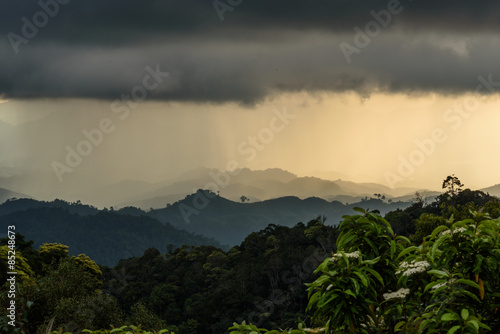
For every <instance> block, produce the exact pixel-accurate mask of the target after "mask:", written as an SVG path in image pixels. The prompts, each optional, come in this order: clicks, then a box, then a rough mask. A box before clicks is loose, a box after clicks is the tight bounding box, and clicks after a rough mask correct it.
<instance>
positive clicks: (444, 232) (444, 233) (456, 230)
mask: <svg viewBox="0 0 500 334" xmlns="http://www.w3.org/2000/svg"><path fill="white" fill-rule="evenodd" d="M465 231H467V228H465V227H458V228H456V229H454V230H453V231H452V230H444V231H442V232H441V233H439V236H442V235H446V234H450V233H451V234H458V233H462V232H465Z"/></svg>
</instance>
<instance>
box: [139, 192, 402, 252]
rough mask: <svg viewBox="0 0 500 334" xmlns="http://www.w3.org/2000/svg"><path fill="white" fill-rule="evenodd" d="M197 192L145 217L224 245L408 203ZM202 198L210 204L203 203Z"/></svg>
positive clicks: (398, 206)
mask: <svg viewBox="0 0 500 334" xmlns="http://www.w3.org/2000/svg"><path fill="white" fill-rule="evenodd" d="M207 195H208V196H213V195H214V194H212V195H210V194H208V193H206V192H204V191H201V190H199V191H198V192H197V193H196V194H192V195H189V196H187V197H186V198H184V199H183V200H181V201H178V202H176V203H174V204H172V205H171V206H168V207H166V208H163V209H158V210H152V211H149V212H148V213H147V215H148V216H150V217H153V218H156V219H158V220H160V221H162V222H169V223H170V224H172V225H174V226H176V227H178V228H181V229H185V230H186V231H191V232H196V233H200V234H203V235H205V236H208V237H212V238H215V239H217V240H218V241H219V242H221V243H223V244H227V245H236V244H239V243H240V242H241V241H243V240H244V238H245V237H246V236H247V235H248V234H249V233H251V232H254V231H258V230H261V229H263V228H265V227H266V226H267V225H268V224H275V225H283V226H288V227H291V226H294V225H295V224H296V223H298V222H307V221H309V220H311V219H314V218H316V217H318V216H325V217H326V218H327V221H326V224H328V225H336V224H338V223H339V221H340V220H341V218H342V216H343V215H346V214H351V213H352V208H353V207H356V206H360V205H362V206H363V207H366V208H369V209H370V210H379V211H380V212H381V214H385V213H386V212H389V211H391V210H395V209H397V208H406V207H407V206H409V205H410V204H411V203H410V202H393V203H386V202H384V201H382V200H379V199H368V200H365V201H362V202H358V203H353V204H350V205H345V204H342V203H341V202H338V201H332V202H329V201H326V200H324V199H321V198H318V197H309V198H306V199H300V198H298V197H295V196H287V197H281V198H277V199H272V200H266V201H262V202H254V203H248V202H247V203H241V202H234V201H230V200H228V199H225V198H223V197H221V196H215V197H214V198H208V196H207ZM203 198H206V199H207V198H208V199H209V200H208V201H206V202H204V201H203Z"/></svg>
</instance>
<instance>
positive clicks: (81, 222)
mask: <svg viewBox="0 0 500 334" xmlns="http://www.w3.org/2000/svg"><path fill="white" fill-rule="evenodd" d="M8 225H14V226H16V232H19V233H21V234H23V235H25V236H26V238H27V239H28V240H34V241H35V245H34V246H35V248H38V246H40V245H41V244H42V243H50V242H57V243H62V244H64V245H68V246H69V247H70V253H71V255H78V254H80V253H84V254H87V255H88V256H90V257H91V258H92V259H94V260H95V261H96V262H97V263H99V264H102V265H106V266H114V265H116V263H117V262H118V261H119V260H120V259H125V258H130V257H134V256H139V255H141V254H142V253H143V252H144V251H145V250H146V249H148V248H151V247H155V248H157V249H159V250H161V251H162V252H166V250H167V246H168V245H169V244H172V245H174V248H176V247H180V246H182V245H195V246H197V245H213V246H216V247H221V245H220V244H219V243H218V242H216V241H215V240H213V239H209V238H206V237H203V236H200V235H195V234H193V233H189V232H186V231H181V230H179V229H177V228H175V227H173V226H171V225H170V224H163V223H161V222H159V221H158V220H156V219H153V218H150V217H145V216H140V217H137V216H130V215H120V214H117V213H115V212H109V211H108V212H105V211H101V212H98V213H97V214H92V215H85V216H82V215H78V214H75V213H70V212H69V211H68V210H66V209H63V208H61V207H50V206H49V207H48V206H45V207H43V206H40V207H36V208H30V209H26V210H22V211H17V212H13V213H10V214H7V215H3V216H2V217H1V221H0V228H2V230H3V231H7V226H8Z"/></svg>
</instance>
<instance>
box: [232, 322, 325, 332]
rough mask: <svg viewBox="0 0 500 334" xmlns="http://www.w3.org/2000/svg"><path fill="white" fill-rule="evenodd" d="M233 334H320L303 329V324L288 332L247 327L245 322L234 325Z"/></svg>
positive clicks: (250, 325) (252, 326)
mask: <svg viewBox="0 0 500 334" xmlns="http://www.w3.org/2000/svg"><path fill="white" fill-rule="evenodd" d="M229 330H230V331H231V332H229V334H260V333H266V334H307V333H320V332H319V331H316V330H308V329H302V324H299V326H298V329H288V330H271V331H268V330H267V329H264V328H257V326H254V325H252V324H249V325H247V324H246V323H245V322H244V321H243V322H242V323H241V324H237V323H233V326H232V327H231V328H229Z"/></svg>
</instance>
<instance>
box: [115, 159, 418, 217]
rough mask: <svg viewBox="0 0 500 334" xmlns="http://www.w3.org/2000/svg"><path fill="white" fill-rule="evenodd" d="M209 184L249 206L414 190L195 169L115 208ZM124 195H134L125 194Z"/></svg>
mask: <svg viewBox="0 0 500 334" xmlns="http://www.w3.org/2000/svg"><path fill="white" fill-rule="evenodd" d="M210 184H212V185H214V184H216V185H217V187H218V188H219V191H220V193H219V195H220V196H222V197H224V198H227V199H230V200H232V201H239V198H240V197H241V196H246V197H247V198H249V199H250V201H251V202H257V201H263V200H268V199H273V198H280V197H285V196H297V197H299V198H302V199H305V198H308V197H313V196H315V197H320V198H323V199H326V200H340V201H342V202H344V203H352V202H355V201H359V200H361V199H362V198H365V197H370V196H372V195H373V194H375V193H377V194H381V195H384V196H386V197H387V198H388V199H389V198H394V197H399V196H411V197H414V194H415V191H417V190H418V189H411V188H405V189H391V188H389V187H386V186H384V185H380V184H375V183H355V182H350V181H343V180H340V179H339V180H335V181H331V180H324V179H320V178H317V177H298V176H297V175H295V174H293V173H290V172H288V171H285V170H282V169H278V168H274V169H266V170H250V169H248V168H242V169H239V170H237V171H236V172H235V173H231V174H229V173H226V172H221V171H219V170H217V169H209V168H198V169H195V170H192V171H189V172H187V173H185V174H184V175H181V176H180V177H179V178H178V179H177V181H175V182H170V183H163V184H162V186H160V187H157V188H156V189H155V190H152V191H148V192H144V193H141V192H139V191H135V196H136V199H135V200H129V201H126V202H121V203H116V205H115V207H117V208H120V207H124V206H137V207H140V208H142V209H145V210H147V209H149V208H157V209H159V208H163V207H165V206H166V205H167V204H168V203H170V204H172V203H174V202H175V201H177V200H180V199H182V198H184V197H185V196H186V194H191V193H193V192H194V191H195V189H207V188H209V187H208V185H210ZM212 188H213V186H212ZM123 193H125V191H123ZM128 193H134V192H133V191H128ZM396 201H397V200H396Z"/></svg>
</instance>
